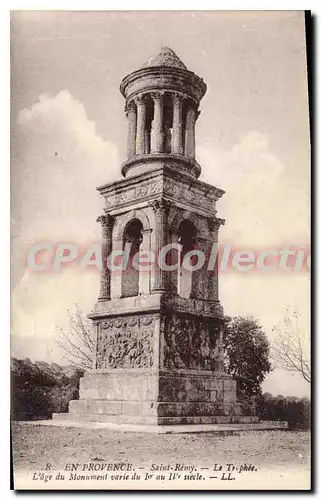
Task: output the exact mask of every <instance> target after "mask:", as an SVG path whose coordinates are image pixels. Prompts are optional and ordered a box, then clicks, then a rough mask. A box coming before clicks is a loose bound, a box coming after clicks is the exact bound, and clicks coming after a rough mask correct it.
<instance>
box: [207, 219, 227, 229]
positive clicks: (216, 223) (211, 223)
mask: <svg viewBox="0 0 321 500" xmlns="http://www.w3.org/2000/svg"><path fill="white" fill-rule="evenodd" d="M224 224H225V220H224V219H219V218H218V217H214V218H212V219H208V228H209V230H210V231H211V232H217V231H218V230H219V229H220V227H221V226H224Z"/></svg>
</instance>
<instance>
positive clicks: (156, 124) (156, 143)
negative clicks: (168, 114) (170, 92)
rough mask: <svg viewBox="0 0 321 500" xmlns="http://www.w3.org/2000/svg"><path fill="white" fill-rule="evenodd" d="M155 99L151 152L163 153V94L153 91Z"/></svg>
mask: <svg viewBox="0 0 321 500" xmlns="http://www.w3.org/2000/svg"><path fill="white" fill-rule="evenodd" d="M152 98H153V100H154V120H153V124H152V132H151V152H152V153H163V152H164V131H163V128H164V123H163V121H164V116H163V115H164V108H163V104H164V103H163V94H162V93H161V92H159V93H153V94H152Z"/></svg>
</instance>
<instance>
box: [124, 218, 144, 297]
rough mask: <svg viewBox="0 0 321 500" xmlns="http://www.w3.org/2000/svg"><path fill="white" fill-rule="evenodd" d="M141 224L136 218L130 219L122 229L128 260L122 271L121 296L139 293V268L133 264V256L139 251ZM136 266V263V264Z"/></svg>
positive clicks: (141, 237) (141, 238) (131, 295)
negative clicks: (123, 229)
mask: <svg viewBox="0 0 321 500" xmlns="http://www.w3.org/2000/svg"><path fill="white" fill-rule="evenodd" d="M142 230H143V225H142V223H141V222H140V220H138V219H133V220H131V221H130V222H129V223H128V224H127V226H126V228H125V231H124V237H123V250H124V251H125V252H128V253H129V255H128V261H127V265H126V266H125V269H123V271H122V296H123V297H134V296H135V295H138V294H139V270H138V269H135V266H133V258H134V257H135V255H136V254H137V252H139V248H140V245H141V242H142V240H143V236H142ZM136 267H137V265H136Z"/></svg>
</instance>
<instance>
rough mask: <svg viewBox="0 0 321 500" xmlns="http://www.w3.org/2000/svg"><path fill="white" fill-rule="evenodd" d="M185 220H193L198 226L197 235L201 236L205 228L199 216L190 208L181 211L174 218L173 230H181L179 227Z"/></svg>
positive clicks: (176, 231)
mask: <svg viewBox="0 0 321 500" xmlns="http://www.w3.org/2000/svg"><path fill="white" fill-rule="evenodd" d="M184 220H188V221H190V222H192V223H193V224H194V226H195V228H196V231H197V236H201V235H202V232H203V230H204V228H203V224H202V223H201V221H200V220H199V217H198V216H197V215H196V214H194V213H193V212H191V211H189V210H184V211H180V212H179V213H178V214H177V215H176V216H175V217H174V219H173V222H172V224H171V231H172V232H174V233H178V232H179V227H180V225H181V223H182V222H183V221H184Z"/></svg>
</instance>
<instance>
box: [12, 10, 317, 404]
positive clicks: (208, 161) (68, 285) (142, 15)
mask: <svg viewBox="0 0 321 500" xmlns="http://www.w3.org/2000/svg"><path fill="white" fill-rule="evenodd" d="M163 45H166V46H170V47H171V48H173V49H174V50H175V52H176V53H177V54H178V55H179V57H180V58H181V59H182V60H183V62H184V63H185V64H186V65H187V66H188V68H189V69H191V70H192V71H194V72H196V73H197V74H199V75H200V76H201V77H202V78H203V79H204V80H205V81H206V83H207V85H208V90H207V93H206V95H205V97H204V99H203V100H202V102H201V108H200V109H201V116H200V118H199V119H198V122H197V131H196V140H197V159H198V161H199V163H200V164H201V166H202V168H203V173H202V177H201V178H202V179H203V180H205V181H206V182H209V183H211V184H214V185H216V186H217V187H220V188H223V189H224V190H226V194H225V195H224V197H223V198H222V200H220V202H219V204H218V210H219V215H220V216H221V217H224V218H226V226H225V227H224V228H223V229H222V231H221V241H222V242H225V241H229V242H233V243H234V244H235V245H236V246H238V247H246V246H248V247H249V248H259V247H269V246H271V247H273V248H274V247H276V246H278V247H282V246H297V247H301V246H302V247H305V246H306V245H307V244H308V243H309V196H310V193H309V183H310V179H309V161H310V158H309V122H308V101H307V99H308V95H307V78H306V58H305V35H304V17H303V14H302V13H299V12H263V11H261V12H243V13H238V12H233V11H232V12H213V11H212V12H181V11H178V12H157V13H155V12H138V13H133V12H127V13H126V12H50V11H47V12H31V11H30V12H27V11H25V12H22V11H21V12H15V13H13V14H12V35H11V54H12V62H11V68H12V69H11V89H12V90H11V95H12V102H11V110H12V141H11V143H12V195H11V198H12V255H13V266H12V288H13V289H12V307H13V315H12V316H13V318H12V327H13V331H12V353H13V355H16V356H24V357H25V356H29V357H30V358H31V359H45V360H48V361H53V360H55V361H58V362H59V361H61V359H60V356H61V353H59V352H58V351H57V349H56V347H55V330H56V326H57V325H64V324H66V309H67V308H70V307H73V304H75V303H79V304H80V306H81V307H82V308H83V309H84V310H85V311H89V310H90V309H91V308H92V306H93V304H94V302H95V300H96V298H97V296H98V292H99V276H98V275H97V273H95V272H86V273H84V272H82V273H80V272H77V271H75V270H69V271H66V272H64V273H59V274H58V275H54V274H41V275H40V274H37V273H33V274H31V273H30V272H27V271H26V254H27V251H28V248H29V247H30V245H31V244H33V243H35V242H39V241H51V242H54V243H56V242H62V241H68V242H74V243H77V244H82V245H86V244H88V243H91V242H93V241H98V240H99V237H100V230H99V226H98V224H96V223H95V220H96V217H97V215H99V213H100V211H101V207H102V203H101V200H100V199H99V195H98V193H97V192H96V189H95V188H96V186H98V185H101V184H103V183H106V182H109V181H113V180H115V179H118V178H120V164H121V162H122V161H123V159H124V150H125V144H126V122H125V116H124V112H123V109H124V101H123V97H122V96H121V94H120V92H119V84H120V81H121V80H122V78H123V77H124V76H125V75H126V74H128V73H130V72H131V71H133V70H136V69H138V68H139V67H141V66H142V65H143V63H144V62H145V61H146V60H147V59H148V58H149V57H150V56H153V55H154V54H155V53H157V52H158V51H159V49H160V47H161V46H163ZM220 298H221V301H222V304H223V305H224V308H225V311H226V313H227V314H229V315H237V314H242V315H253V316H255V317H257V318H258V319H259V321H260V322H261V324H262V325H263V327H264V329H265V331H266V332H267V334H268V336H269V338H270V339H271V341H273V333H272V327H273V326H274V325H275V324H277V323H278V322H279V321H281V320H282V317H283V316H284V314H285V309H286V307H287V306H290V307H291V308H294V309H296V310H298V311H299V312H300V313H302V328H303V330H305V331H307V332H308V322H309V276H308V275H307V274H306V273H301V274H294V273H288V274H284V273H282V274H281V273H279V274H275V273H274V274H273V275H271V274H269V273H265V274H264V275H251V276H249V275H246V276H240V275H239V274H238V275H236V274H230V275H227V274H225V275H222V276H221V282H220ZM264 388H265V390H268V391H270V392H272V393H284V394H294V395H303V394H307V391H308V387H307V386H306V385H305V383H304V382H303V381H301V379H300V378H299V377H296V376H293V375H289V374H285V373H283V372H280V371H278V370H276V371H274V373H273V374H271V375H269V377H268V378H267V380H266V382H265V386H264Z"/></svg>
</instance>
